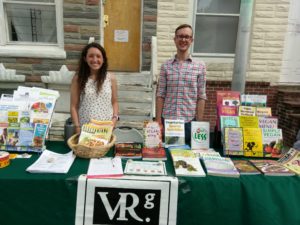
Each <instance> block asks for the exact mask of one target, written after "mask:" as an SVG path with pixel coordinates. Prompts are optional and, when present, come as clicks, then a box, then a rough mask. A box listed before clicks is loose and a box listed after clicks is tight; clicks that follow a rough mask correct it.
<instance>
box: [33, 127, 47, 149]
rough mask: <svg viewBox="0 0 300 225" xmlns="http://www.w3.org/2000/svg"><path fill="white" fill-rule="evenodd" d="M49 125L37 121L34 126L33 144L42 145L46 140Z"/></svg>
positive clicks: (35, 145)
mask: <svg viewBox="0 0 300 225" xmlns="http://www.w3.org/2000/svg"><path fill="white" fill-rule="evenodd" d="M47 129H48V125H47V124H43V123H36V124H35V126H34V132H33V140H32V146H34V147H42V146H43V145H44V142H45V138H46V133H47Z"/></svg>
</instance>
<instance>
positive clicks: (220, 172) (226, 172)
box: [202, 156, 240, 177]
mask: <svg viewBox="0 0 300 225" xmlns="http://www.w3.org/2000/svg"><path fill="white" fill-rule="evenodd" d="M202 160H203V164H204V166H205V168H206V172H207V174H208V175H213V176H224V177H239V176H240V173H239V172H238V170H237V169H236V168H235V166H234V164H233V162H232V160H231V159H230V158H226V157H219V156H203V158H202Z"/></svg>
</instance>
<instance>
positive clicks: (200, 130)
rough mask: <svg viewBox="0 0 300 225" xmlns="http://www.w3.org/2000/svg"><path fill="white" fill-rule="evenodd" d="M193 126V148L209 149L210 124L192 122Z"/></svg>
mask: <svg viewBox="0 0 300 225" xmlns="http://www.w3.org/2000/svg"><path fill="white" fill-rule="evenodd" d="M191 126H192V127H191V148H192V149H209V133H210V128H209V122H204V121H192V123H191Z"/></svg>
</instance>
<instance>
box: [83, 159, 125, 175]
mask: <svg viewBox="0 0 300 225" xmlns="http://www.w3.org/2000/svg"><path fill="white" fill-rule="evenodd" d="M120 176H123V167H122V160H121V158H119V157H115V158H112V157H104V158H99V159H90V164H89V168H88V171H87V177H88V178H104V177H120Z"/></svg>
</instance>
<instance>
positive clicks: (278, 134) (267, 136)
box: [262, 128, 283, 158]
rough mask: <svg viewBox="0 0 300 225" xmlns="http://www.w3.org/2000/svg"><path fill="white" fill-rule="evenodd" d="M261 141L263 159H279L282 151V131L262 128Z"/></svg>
mask: <svg viewBox="0 0 300 225" xmlns="http://www.w3.org/2000/svg"><path fill="white" fill-rule="evenodd" d="M262 140H263V150H264V157H272V158H280V157H281V156H282V151H283V137H282V130H281V129H276V128H263V129H262Z"/></svg>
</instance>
